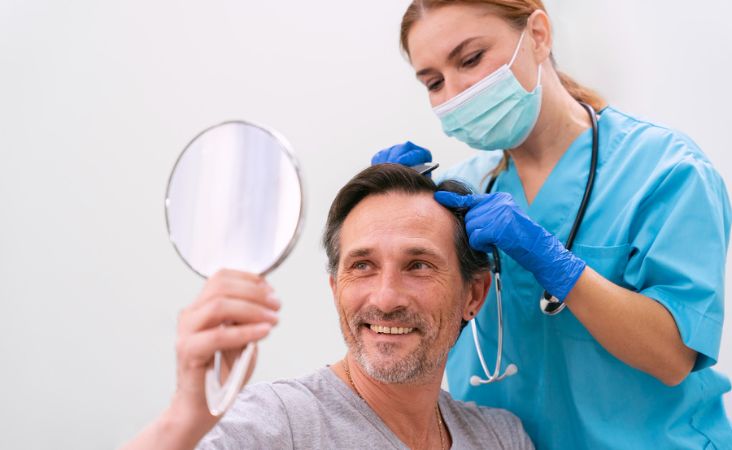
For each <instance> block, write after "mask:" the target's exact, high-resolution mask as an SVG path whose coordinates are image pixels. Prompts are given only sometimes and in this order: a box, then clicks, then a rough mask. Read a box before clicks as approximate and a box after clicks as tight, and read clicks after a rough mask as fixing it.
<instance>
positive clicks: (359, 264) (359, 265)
mask: <svg viewBox="0 0 732 450" xmlns="http://www.w3.org/2000/svg"><path fill="white" fill-rule="evenodd" d="M351 268H352V269H354V270H366V269H368V268H369V263H367V262H366V261H358V262H355V263H353V265H352V266H351Z"/></svg>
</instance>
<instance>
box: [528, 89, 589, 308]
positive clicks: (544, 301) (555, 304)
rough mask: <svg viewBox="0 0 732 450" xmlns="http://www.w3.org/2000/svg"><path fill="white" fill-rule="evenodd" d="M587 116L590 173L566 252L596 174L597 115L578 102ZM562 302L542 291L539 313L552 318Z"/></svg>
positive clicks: (579, 220) (583, 210)
mask: <svg viewBox="0 0 732 450" xmlns="http://www.w3.org/2000/svg"><path fill="white" fill-rule="evenodd" d="M580 105H582V107H583V108H585V111H587V115H589V116H590V122H591V123H592V157H591V158H590V172H589V174H588V175H587V184H586V185H585V193H584V195H582V202H581V203H580V207H579V210H578V211H577V216H576V217H575V218H574V223H573V224H572V228H571V229H570V231H569V237H568V238H567V244H566V245H565V246H564V247H565V248H566V249H567V250H570V251H571V250H572V244H574V238H575V237H576V236H577V231H578V230H579V227H580V225H581V224H582V219H583V218H584V217H585V212H586V211H587V204H588V203H589V202H590V196H591V195H592V188H593V186H594V185H595V173H596V172H597V158H598V153H599V134H600V133H599V130H598V126H597V114H595V110H594V109H592V106H590V105H588V104H587V103H583V102H580ZM565 306H566V305H565V304H564V302H562V301H560V300H559V299H558V298H556V297H555V296H553V295H551V294H550V293H549V292H547V291H544V293H543V294H542V296H541V298H540V299H539V308H540V309H541V312H543V313H544V314H546V315H548V316H554V315H557V314H559V313H560V312H562V310H564V308H565Z"/></svg>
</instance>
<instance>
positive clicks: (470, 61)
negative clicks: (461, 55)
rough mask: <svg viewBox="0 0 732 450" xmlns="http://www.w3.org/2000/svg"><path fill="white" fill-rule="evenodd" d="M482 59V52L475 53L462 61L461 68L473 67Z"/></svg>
mask: <svg viewBox="0 0 732 450" xmlns="http://www.w3.org/2000/svg"><path fill="white" fill-rule="evenodd" d="M482 58H483V51H482V50H481V51H479V52H477V53H473V54H472V55H470V56H469V57H468V58H467V59H465V60H463V62H462V63H461V64H460V65H461V66H462V67H466V68H467V67H473V66H476V65H478V63H479V62H480V60H481V59H482Z"/></svg>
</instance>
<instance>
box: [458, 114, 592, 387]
mask: <svg viewBox="0 0 732 450" xmlns="http://www.w3.org/2000/svg"><path fill="white" fill-rule="evenodd" d="M580 104H581V105H582V107H583V108H585V110H586V111H587V114H588V115H589V116H590V121H591V122H592V157H591V159H590V173H589V175H588V176H587V184H586V185H585V193H584V195H583V196H582V202H581V203H580V207H579V210H578V211H577V216H576V217H575V219H574V224H572V229H571V230H570V231H569V237H568V238H567V243H566V244H565V247H566V249H567V250H572V244H573V243H574V238H575V236H576V235H577V230H579V227H580V225H581V224H582V218H583V217H584V215H585V211H586V210H587V204H588V203H589V201H590V195H591V194H592V187H593V185H594V184H595V172H596V171H597V155H598V153H599V151H598V150H599V149H598V134H599V133H598V127H597V115H596V114H595V110H594V109H592V107H591V106H590V105H588V104H586V103H582V102H580ZM496 179H497V177H493V178H491V180H490V182H488V186H487V187H486V189H485V192H486V193H487V194H490V193H491V191H492V190H493V186H494V185H495V183H496ZM492 256H493V264H492V266H491V272H492V273H493V283H494V289H495V291H496V313H497V314H498V342H497V344H498V345H497V349H496V366H495V368H494V369H493V372H490V371H489V370H488V366H487V365H486V363H485V360H484V359H483V351H482V350H481V348H480V342H479V339H478V326H477V324H476V320H477V316H476V317H473V319H471V320H470V327H471V329H472V331H473V342H474V343H475V351H476V352H477V353H478V359H479V360H480V365H481V367H482V368H483V372H484V373H485V376H486V378H485V379H484V378H480V377H479V376H477V375H473V376H472V377H470V384H471V385H473V386H479V385H481V384H488V383H493V382H494V381H501V380H503V379H504V378H506V377H510V376H511V375H514V374H515V373H517V372H518V367H516V364H509V365H508V366H506V370H505V371H504V372H503V373H502V374H500V369H501V357H502V355H503V308H502V303H501V293H502V286H501V259H500V256H499V254H498V248H496V247H493V250H492ZM565 306H566V305H565V304H564V303H563V302H561V301H559V299H557V298H556V297H554V296H553V295H551V294H550V293H549V292H547V291H546V290H544V293H543V294H542V295H541V297H540V299H539V308H540V309H541V312H543V313H544V314H546V315H548V316H554V315H557V314H559V313H560V312H561V311H562V310H563V309H564V308H565Z"/></svg>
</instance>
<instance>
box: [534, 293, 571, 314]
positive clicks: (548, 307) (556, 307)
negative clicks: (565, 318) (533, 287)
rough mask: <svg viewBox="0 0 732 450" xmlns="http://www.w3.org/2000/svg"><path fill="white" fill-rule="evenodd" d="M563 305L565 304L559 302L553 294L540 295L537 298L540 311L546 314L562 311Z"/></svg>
mask: <svg viewBox="0 0 732 450" xmlns="http://www.w3.org/2000/svg"><path fill="white" fill-rule="evenodd" d="M547 297H549V298H547ZM565 306H567V305H566V304H564V303H563V302H560V301H559V299H558V298H556V297H555V296H553V295H551V296H548V295H542V296H541V298H540V299H539V308H541V312H543V313H544V314H546V315H547V316H554V315H556V314H559V313H560V312H562V310H563V309H564V307H565Z"/></svg>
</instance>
